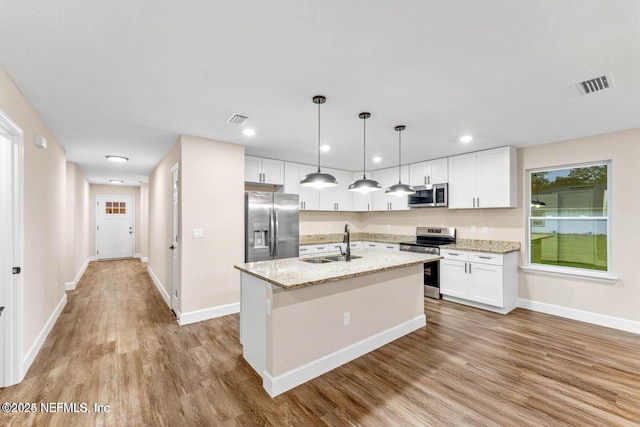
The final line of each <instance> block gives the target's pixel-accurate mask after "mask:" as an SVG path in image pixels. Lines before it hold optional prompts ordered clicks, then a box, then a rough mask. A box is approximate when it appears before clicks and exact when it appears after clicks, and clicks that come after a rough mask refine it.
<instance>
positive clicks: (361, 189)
mask: <svg viewBox="0 0 640 427" xmlns="http://www.w3.org/2000/svg"><path fill="white" fill-rule="evenodd" d="M358 117H360V118H361V119H362V145H363V150H362V179H357V180H355V181H353V182H352V183H351V184H349V191H357V192H358V193H370V192H372V191H378V190H381V189H382V187H381V186H380V183H379V182H378V181H374V180H373V179H367V125H366V123H367V119H368V118H369V117H371V113H360V114H359V115H358Z"/></svg>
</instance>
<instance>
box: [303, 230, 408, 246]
mask: <svg viewBox="0 0 640 427" xmlns="http://www.w3.org/2000/svg"><path fill="white" fill-rule="evenodd" d="M343 237H344V233H336V234H306V235H305V234H303V235H301V236H300V244H301V245H321V244H323V243H342V239H343ZM413 240H416V236H415V235H413V236H405V235H403V234H384V233H360V232H355V233H351V241H352V242H379V243H401V242H411V241H413Z"/></svg>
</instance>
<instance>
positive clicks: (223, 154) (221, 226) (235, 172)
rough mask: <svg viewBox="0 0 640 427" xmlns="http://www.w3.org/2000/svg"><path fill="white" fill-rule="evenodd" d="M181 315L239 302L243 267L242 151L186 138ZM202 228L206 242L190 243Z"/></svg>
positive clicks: (182, 189)
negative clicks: (240, 265)
mask: <svg viewBox="0 0 640 427" xmlns="http://www.w3.org/2000/svg"><path fill="white" fill-rule="evenodd" d="M181 139H182V165H181V186H180V190H181V230H182V247H181V252H180V255H181V261H180V263H181V267H180V268H181V287H180V289H181V291H180V311H181V312H182V313H186V312H192V311H196V310H202V309H207V308H212V307H218V306H222V305H226V304H231V303H237V302H239V301H240V274H239V273H238V271H237V270H235V269H234V268H233V265H234V264H238V263H242V262H244V260H243V257H244V147H243V146H241V145H237V144H229V143H225V142H218V141H211V140H206V139H201V138H195V137H190V136H182V138H181ZM194 228H202V229H203V230H204V239H192V238H191V236H192V230H193V229H194Z"/></svg>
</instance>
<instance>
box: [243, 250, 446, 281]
mask: <svg viewBox="0 0 640 427" xmlns="http://www.w3.org/2000/svg"><path fill="white" fill-rule="evenodd" d="M352 255H357V256H361V257H362V258H358V259H354V260H351V262H339V261H336V262H328V263H325V264H311V263H307V262H304V261H301V260H300V258H286V259H278V260H273V261H258V262H249V263H246V264H237V265H234V267H235V268H236V269H238V270H240V271H243V272H245V273H247V274H251V275H252V276H255V277H257V278H259V279H262V280H264V281H265V282H268V283H271V284H273V285H276V286H279V287H281V288H284V289H296V288H302V287H305V286H313V285H319V284H322V283H327V282H334V281H337V280H343V279H349V278H351V277H358V276H364V275H366V274H372V273H378V272H382V271H387V270H393V269H396V268H402V267H409V266H412V265H418V264H423V263H425V262H430V261H437V260H439V259H442V257H441V256H439V255H430V254H417V253H412V252H397V251H386V250H375V249H372V250H366V251H353V252H352ZM320 257H321V256H320Z"/></svg>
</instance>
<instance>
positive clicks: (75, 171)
mask: <svg viewBox="0 0 640 427" xmlns="http://www.w3.org/2000/svg"><path fill="white" fill-rule="evenodd" d="M66 175H67V182H66V184H67V185H66V210H65V214H66V221H65V226H66V229H65V259H64V280H65V282H66V283H72V282H74V281H75V278H76V276H77V275H78V273H79V272H80V271H81V270H82V267H83V266H84V264H85V263H86V262H88V261H89V258H90V257H91V256H92V255H93V250H92V249H91V246H90V244H89V236H90V230H91V226H90V221H89V207H90V204H91V203H90V201H89V182H88V181H87V179H86V178H85V177H84V175H83V174H82V171H81V170H80V169H79V168H78V166H77V165H76V164H75V163H73V162H67V165H66Z"/></svg>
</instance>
